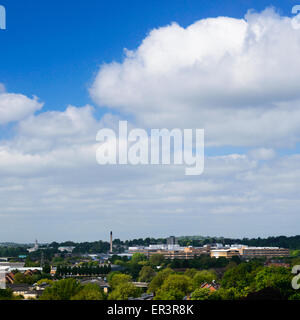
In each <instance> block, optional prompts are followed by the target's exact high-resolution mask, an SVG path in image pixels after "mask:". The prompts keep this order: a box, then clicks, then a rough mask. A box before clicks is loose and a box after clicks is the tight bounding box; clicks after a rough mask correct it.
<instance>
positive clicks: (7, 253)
mask: <svg viewBox="0 0 300 320" xmlns="http://www.w3.org/2000/svg"><path fill="white" fill-rule="evenodd" d="M27 253H28V252H27V250H26V248H24V247H16V248H14V247H0V257H18V256H20V255H26V254H27Z"/></svg>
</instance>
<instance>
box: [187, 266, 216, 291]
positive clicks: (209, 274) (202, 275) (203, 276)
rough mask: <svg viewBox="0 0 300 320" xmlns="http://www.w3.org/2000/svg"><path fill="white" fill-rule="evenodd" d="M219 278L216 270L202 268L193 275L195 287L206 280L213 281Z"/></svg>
mask: <svg viewBox="0 0 300 320" xmlns="http://www.w3.org/2000/svg"><path fill="white" fill-rule="evenodd" d="M216 279H217V274H216V273H215V272H214V271H209V270H202V271H198V272H197V273H196V274H195V275H194V277H193V283H194V286H195V288H197V287H199V286H201V285H202V284H203V283H205V282H208V283H210V282H212V281H213V280H216Z"/></svg>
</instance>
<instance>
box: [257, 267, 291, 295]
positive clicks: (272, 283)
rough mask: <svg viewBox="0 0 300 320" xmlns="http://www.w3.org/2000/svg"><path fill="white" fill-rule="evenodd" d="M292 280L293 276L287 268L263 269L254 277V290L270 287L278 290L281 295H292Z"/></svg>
mask: <svg viewBox="0 0 300 320" xmlns="http://www.w3.org/2000/svg"><path fill="white" fill-rule="evenodd" d="M292 278H293V275H292V273H291V271H290V270H289V269H287V268H284V267H265V268H263V269H262V270H261V271H259V272H258V273H257V275H256V277H255V282H256V290H262V289H264V288H269V287H272V288H275V289H279V290H280V292H281V293H282V294H283V295H285V296H289V295H292V294H293V293H294V290H293V289H292V287H291V281H292Z"/></svg>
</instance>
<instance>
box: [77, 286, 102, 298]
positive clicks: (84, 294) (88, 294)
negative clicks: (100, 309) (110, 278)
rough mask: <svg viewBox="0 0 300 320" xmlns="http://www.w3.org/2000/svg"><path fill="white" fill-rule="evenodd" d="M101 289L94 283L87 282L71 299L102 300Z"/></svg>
mask: <svg viewBox="0 0 300 320" xmlns="http://www.w3.org/2000/svg"><path fill="white" fill-rule="evenodd" d="M104 299H105V296H104V293H103V291H102V290H101V289H100V288H99V286H98V285H96V284H92V283H90V284H87V285H85V286H84V287H83V289H81V290H80V291H79V292H78V293H77V294H76V295H74V296H73V297H72V298H71V300H104Z"/></svg>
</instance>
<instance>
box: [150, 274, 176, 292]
mask: <svg viewBox="0 0 300 320" xmlns="http://www.w3.org/2000/svg"><path fill="white" fill-rule="evenodd" d="M174 273H175V272H174V271H173V270H172V269H170V268H166V269H164V270H162V271H159V272H158V273H157V274H156V276H155V277H154V278H153V279H152V281H151V282H150V284H149V286H148V292H149V293H154V294H155V293H156V292H157V290H159V289H160V287H161V286H162V285H163V283H164V281H165V280H166V279H167V278H168V277H169V275H171V274H174Z"/></svg>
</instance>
